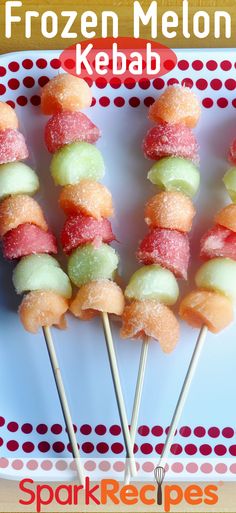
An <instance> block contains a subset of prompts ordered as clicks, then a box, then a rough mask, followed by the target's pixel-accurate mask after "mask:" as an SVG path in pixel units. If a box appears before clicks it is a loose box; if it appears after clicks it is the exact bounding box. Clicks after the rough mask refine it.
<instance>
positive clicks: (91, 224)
mask: <svg viewBox="0 0 236 513" xmlns="http://www.w3.org/2000/svg"><path fill="white" fill-rule="evenodd" d="M113 240H115V236H114V234H113V232H112V227H111V223H110V221H109V220H108V219H104V218H102V219H100V220H98V219H94V218H93V217H87V216H83V215H82V214H79V215H77V216H71V217H69V218H68V219H67V220H66V222H65V224H64V228H63V231H62V234H61V242H62V246H63V250H64V251H65V253H67V254H69V253H71V251H72V250H73V249H76V248H77V247H78V246H81V244H87V243H88V242H93V243H94V244H95V245H98V246H99V244H101V242H107V243H109V242H112V241H113Z"/></svg>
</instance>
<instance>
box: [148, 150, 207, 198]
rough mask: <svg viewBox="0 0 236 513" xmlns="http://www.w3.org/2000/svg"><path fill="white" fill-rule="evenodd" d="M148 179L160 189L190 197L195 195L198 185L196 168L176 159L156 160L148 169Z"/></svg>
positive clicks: (188, 161) (198, 177)
mask: <svg viewBox="0 0 236 513" xmlns="http://www.w3.org/2000/svg"><path fill="white" fill-rule="evenodd" d="M148 179H149V180H150V182H152V183H153V184H154V185H157V187H159V188H160V189H164V190H166V191H179V192H182V193H183V194H186V195H187V196H190V197H192V196H194V195H195V194H196V192H197V190H198V187H199V183H200V175H199V171H198V169H197V168H196V166H194V164H193V163H192V162H190V160H184V159H181V158H178V157H166V158H163V159H161V160H158V162H156V163H155V164H154V165H153V166H152V168H151V169H150V171H149V173H148Z"/></svg>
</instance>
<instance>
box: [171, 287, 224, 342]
mask: <svg viewBox="0 0 236 513" xmlns="http://www.w3.org/2000/svg"><path fill="white" fill-rule="evenodd" d="M179 315H180V317H181V319H183V320H184V321H186V322H187V323H188V324H190V326H192V327H193V328H202V326H207V328H208V329H209V331H211V332H212V333H218V332H219V331H221V330H223V329H224V328H226V326H228V324H230V323H231V322H232V321H233V317H234V314H233V305H232V302H231V301H230V299H229V298H227V297H226V296H223V295H221V294H219V293H217V292H209V291H207V290H193V291H192V292H190V293H189V294H188V295H187V296H186V297H185V298H184V299H183V300H182V301H181V304H180V308H179Z"/></svg>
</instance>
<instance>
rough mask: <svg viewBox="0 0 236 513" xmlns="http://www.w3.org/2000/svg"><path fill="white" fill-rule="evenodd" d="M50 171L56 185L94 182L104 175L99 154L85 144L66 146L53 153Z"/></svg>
mask: <svg viewBox="0 0 236 513" xmlns="http://www.w3.org/2000/svg"><path fill="white" fill-rule="evenodd" d="M50 169H51V173H52V176H53V179H54V182H55V184H56V185H71V184H76V183H79V182H81V180H86V179H88V180H94V181H95V182H96V181H99V180H101V179H102V178H103V176H104V173H105V166H104V161H103V158H102V154H101V152H100V151H99V150H98V149H97V148H96V146H94V145H93V144H89V143H86V142H79V143H77V142H75V143H72V144H67V145H66V146H64V147H63V148H61V149H60V150H58V151H57V152H56V153H54V155H53V157H52V162H51V168H50Z"/></svg>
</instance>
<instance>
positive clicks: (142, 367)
mask: <svg viewBox="0 0 236 513" xmlns="http://www.w3.org/2000/svg"><path fill="white" fill-rule="evenodd" d="M149 342H150V339H149V337H145V338H144V339H143V343H142V350H141V355H140V360H139V369H138V376H137V382H136V388H135V394H134V405H133V411H132V417H131V428H130V437H131V442H132V446H134V444H135V438H136V434H137V427H138V419H139V412H140V405H141V399H142V393H143V383H144V377H145V371H146V364H147V355H148V349H149ZM130 477H131V476H130V469H129V467H128V466H127V465H126V469H125V484H126V485H128V484H129V482H130Z"/></svg>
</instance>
